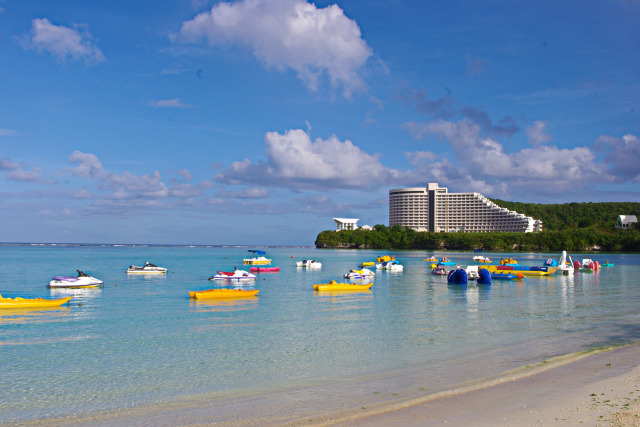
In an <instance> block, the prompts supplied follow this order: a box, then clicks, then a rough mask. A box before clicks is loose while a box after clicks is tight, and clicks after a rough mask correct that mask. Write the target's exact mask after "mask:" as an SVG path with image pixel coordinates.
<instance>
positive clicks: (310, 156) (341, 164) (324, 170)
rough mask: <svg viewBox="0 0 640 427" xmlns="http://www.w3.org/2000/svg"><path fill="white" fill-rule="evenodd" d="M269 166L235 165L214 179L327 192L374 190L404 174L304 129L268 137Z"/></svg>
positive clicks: (349, 144)
mask: <svg viewBox="0 0 640 427" xmlns="http://www.w3.org/2000/svg"><path fill="white" fill-rule="evenodd" d="M265 148H266V153H267V161H266V162H258V163H252V162H251V161H250V160H249V159H244V160H242V161H236V162H233V163H232V164H231V165H230V166H229V167H228V168H227V169H226V170H224V171H223V172H221V173H219V174H217V175H216V176H215V177H214V179H215V180H216V181H218V182H222V183H226V184H258V185H270V186H282V187H287V188H308V189H319V190H327V189H332V188H372V187H378V186H380V185H385V184H391V183H393V182H398V181H399V178H400V177H401V176H402V174H401V173H400V172H399V171H397V170H395V169H390V168H387V167H386V166H384V165H383V164H382V163H381V162H380V159H379V158H378V156H377V155H372V154H368V153H366V152H364V151H363V150H361V149H360V148H359V147H357V146H356V145H354V144H353V143H352V142H351V141H349V140H346V141H340V140H339V139H338V138H337V137H335V136H332V137H330V138H328V139H325V140H323V139H320V138H318V139H316V140H315V141H312V140H311V138H310V137H309V134H308V133H306V132H305V131H304V130H302V129H292V130H288V131H286V132H285V133H284V134H280V133H277V132H268V133H267V134H266V135H265Z"/></svg>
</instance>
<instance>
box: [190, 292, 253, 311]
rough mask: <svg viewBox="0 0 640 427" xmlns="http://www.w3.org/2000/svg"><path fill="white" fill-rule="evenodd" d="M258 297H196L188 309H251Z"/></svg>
mask: <svg viewBox="0 0 640 427" xmlns="http://www.w3.org/2000/svg"><path fill="white" fill-rule="evenodd" d="M259 300H260V298H258V297H257V296H252V297H245V298H211V299H196V300H192V301H191V303H190V307H189V308H190V309H191V310H193V311H197V312H207V311H209V312H233V311H239V310H252V309H255V308H257V307H258V301H259Z"/></svg>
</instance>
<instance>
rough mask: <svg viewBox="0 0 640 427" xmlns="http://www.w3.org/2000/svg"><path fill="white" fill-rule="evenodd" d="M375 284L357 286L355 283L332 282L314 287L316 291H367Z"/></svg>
mask: <svg viewBox="0 0 640 427" xmlns="http://www.w3.org/2000/svg"><path fill="white" fill-rule="evenodd" d="M372 285H373V283H365V284H363V285H357V284H354V283H337V282H336V281H335V280H332V281H331V282H329V283H320V284H318V285H313V290H314V291H367V290H369V288H371V286H372Z"/></svg>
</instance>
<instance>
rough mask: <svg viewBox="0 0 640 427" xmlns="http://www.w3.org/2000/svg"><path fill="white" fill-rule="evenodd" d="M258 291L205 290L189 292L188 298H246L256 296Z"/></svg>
mask: <svg viewBox="0 0 640 427" xmlns="http://www.w3.org/2000/svg"><path fill="white" fill-rule="evenodd" d="M258 292H260V291H259V290H258V289H247V290H244V289H227V288H221V289H207V290H204V291H191V292H189V296H190V297H191V298H195V299H211V298H246V297H253V296H256V295H258Z"/></svg>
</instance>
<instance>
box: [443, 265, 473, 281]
mask: <svg viewBox="0 0 640 427" xmlns="http://www.w3.org/2000/svg"><path fill="white" fill-rule="evenodd" d="M468 280H469V279H468V277H467V272H466V271H465V270H464V269H463V268H457V269H455V270H451V271H450V272H449V275H448V276H447V282H449V283H452V284H454V285H466V284H467V282H468Z"/></svg>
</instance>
